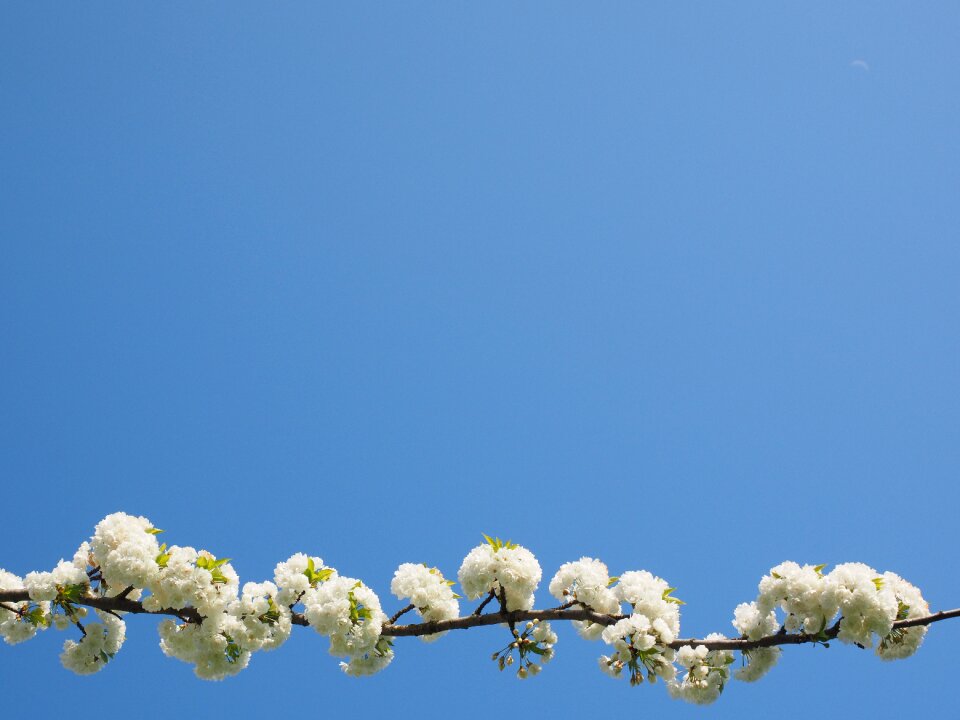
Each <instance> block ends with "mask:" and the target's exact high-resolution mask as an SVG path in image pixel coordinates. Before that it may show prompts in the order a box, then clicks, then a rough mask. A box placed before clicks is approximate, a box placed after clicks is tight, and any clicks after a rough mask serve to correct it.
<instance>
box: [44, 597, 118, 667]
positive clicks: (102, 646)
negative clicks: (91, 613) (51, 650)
mask: <svg viewBox="0 0 960 720" xmlns="http://www.w3.org/2000/svg"><path fill="white" fill-rule="evenodd" d="M97 615H98V616H99V617H100V620H101V622H94V623H87V624H86V625H85V626H84V632H83V636H82V637H81V638H80V641H79V642H74V641H73V640H67V641H66V642H65V643H64V644H63V652H62V653H61V654H60V662H61V663H63V666H64V667H65V668H67V670H72V671H73V672H75V673H77V675H91V674H93V673H95V672H99V671H100V670H103V668H104V667H105V666H106V664H107V663H108V662H109V661H110V660H111V659H112V658H113V656H114V655H115V654H116V653H117V652H118V651H119V650H120V647H121V646H122V645H123V641H124V639H125V638H126V625H125V624H124V622H123V621H122V620H119V619H118V618H116V617H114V616H113V615H110V614H109V613H105V612H100V611H99V610H98V611H97Z"/></svg>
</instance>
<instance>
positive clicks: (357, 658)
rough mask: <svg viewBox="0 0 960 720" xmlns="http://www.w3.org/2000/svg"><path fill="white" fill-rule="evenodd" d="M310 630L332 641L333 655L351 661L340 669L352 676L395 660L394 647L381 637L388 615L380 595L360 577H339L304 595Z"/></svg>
mask: <svg viewBox="0 0 960 720" xmlns="http://www.w3.org/2000/svg"><path fill="white" fill-rule="evenodd" d="M302 602H303V607H304V615H305V616H306V618H307V622H309V623H310V627H312V628H313V629H314V630H316V631H317V632H318V633H320V634H321V635H326V636H327V637H329V638H330V654H331V655H335V656H337V657H344V658H349V662H346V663H341V664H340V667H341V668H342V669H343V671H344V672H346V673H347V674H348V675H369V674H372V673H374V672H378V671H379V670H382V669H383V668H385V667H386V666H387V665H389V664H390V661H391V660H393V648H392V647H391V645H390V642H389V641H388V639H386V638H381V637H380V633H381V631H382V630H383V624H384V622H385V621H386V620H387V616H386V615H385V614H384V613H383V610H382V609H381V608H380V598H378V597H377V594H376V593H375V592H374V591H373V590H371V589H370V588H368V587H367V586H366V585H364V584H363V583H362V582H361V581H360V580H357V579H356V578H351V577H346V576H343V575H336V576H333V577H331V578H330V579H328V580H326V581H323V582H319V583H317V585H316V587H311V588H309V589H308V590H307V591H306V593H304V596H303V599H302Z"/></svg>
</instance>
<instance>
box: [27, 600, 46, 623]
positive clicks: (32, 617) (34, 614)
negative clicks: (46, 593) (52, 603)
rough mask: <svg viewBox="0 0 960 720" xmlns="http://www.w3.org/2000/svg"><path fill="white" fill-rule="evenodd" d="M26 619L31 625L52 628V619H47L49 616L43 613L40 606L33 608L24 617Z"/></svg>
mask: <svg viewBox="0 0 960 720" xmlns="http://www.w3.org/2000/svg"><path fill="white" fill-rule="evenodd" d="M24 617H25V618H26V620H27V622H29V623H30V624H31V625H34V626H39V627H50V618H49V617H47V614H46V613H45V612H43V608H41V607H40V606H39V605H35V606H33V607H32V608H31V609H30V611H29V612H28V613H27V614H26V615H24Z"/></svg>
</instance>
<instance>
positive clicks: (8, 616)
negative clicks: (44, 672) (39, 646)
mask: <svg viewBox="0 0 960 720" xmlns="http://www.w3.org/2000/svg"><path fill="white" fill-rule="evenodd" d="M23 586H24V585H23V578H21V577H20V576H18V575H14V574H13V573H11V572H7V571H6V570H0V590H20V589H21V588H23ZM30 605H31V603H29V602H22V603H17V604H16V605H15V606H11V607H12V609H13V612H5V613H0V637H2V638H3V640H4V642H6V643H7V644H8V645H16V644H17V643H22V642H24V641H25V640H29V639H30V638H32V637H33V636H34V635H36V634H37V630H46V629H47V627H48V626H49V622H42V621H41V622H30V621H29V620H27V615H28V613H29V612H30V610H31V608H30ZM35 609H36V611H37V615H35V616H34V617H40V618H49V616H50V603H49V602H41V603H38V604H36V605H35Z"/></svg>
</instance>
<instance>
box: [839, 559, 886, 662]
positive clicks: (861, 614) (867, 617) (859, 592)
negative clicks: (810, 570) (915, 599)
mask: <svg viewBox="0 0 960 720" xmlns="http://www.w3.org/2000/svg"><path fill="white" fill-rule="evenodd" d="M823 595H824V600H823V601H822V603H823V604H825V605H828V606H830V607H832V606H834V605H836V606H837V607H838V608H839V610H840V613H841V615H842V616H843V617H842V619H841V621H840V632H839V633H838V634H837V639H838V640H840V641H842V642H846V643H857V644H859V645H862V646H864V647H872V646H873V635H874V634H876V635H878V636H879V637H881V638H883V637H886V636H887V635H888V634H889V633H890V630H891V629H892V627H893V621H894V620H895V619H896V617H897V597H896V595H895V594H894V592H893V591H892V590H891V589H890V587H888V586H887V584H886V582H885V581H884V579H883V578H882V577H881V576H880V574H879V573H878V572H877V571H876V570H874V569H873V568H871V567H869V566H867V565H864V564H863V563H844V564H842V565H837V566H836V567H835V568H834V569H833V570H832V571H831V572H830V574H829V575H828V576H827V582H826V583H825V588H824V592H823Z"/></svg>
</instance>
